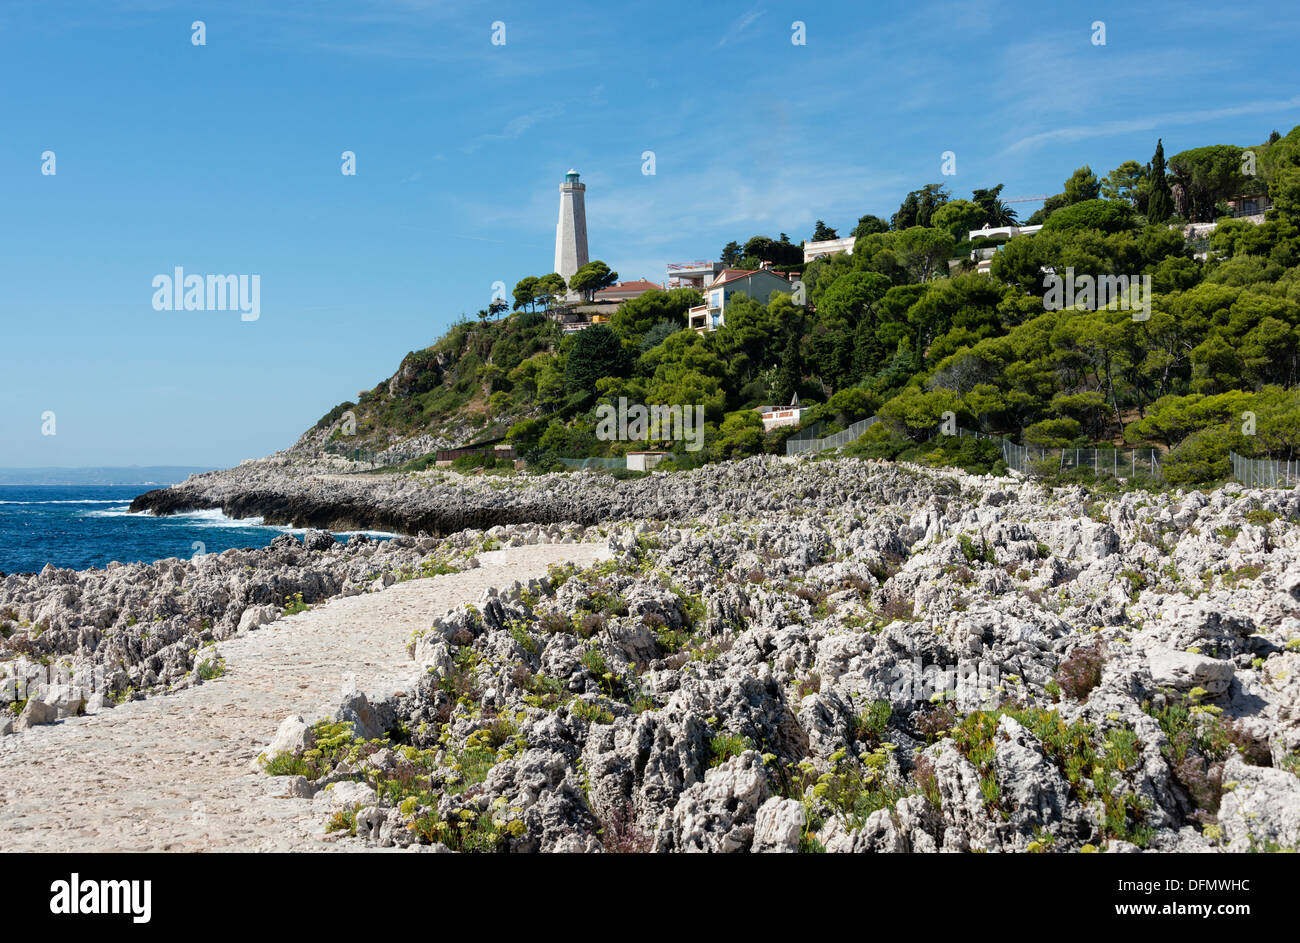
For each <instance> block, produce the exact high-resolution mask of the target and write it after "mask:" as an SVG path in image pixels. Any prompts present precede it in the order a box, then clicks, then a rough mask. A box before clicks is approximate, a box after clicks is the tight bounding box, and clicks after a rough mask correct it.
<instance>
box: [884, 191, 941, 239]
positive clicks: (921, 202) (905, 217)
mask: <svg viewBox="0 0 1300 943" xmlns="http://www.w3.org/2000/svg"><path fill="white" fill-rule="evenodd" d="M950 195H951V194H949V192H948V190H947V188H946V187H944V186H943V184H940V183H927V184H926V185H925V186H923V187H922V188H921V189H919V190H913V191H912V192H911V193H909V194H908V195H907V196H905V197H904V198H903V202H902V205H900V206H899V207H898V212H897V213H895V214H894V215H893V218H892V219H890V221H889V225H890V228H891V229H895V230H900V231H901V230H904V229H911V228H912V227H913V226H929V225H930V217H931V216H933V215H934V211H935V210H937V209H938V208H939V207H941V206H943V205H944V204H945V203H947V202H948V198H949V197H950Z"/></svg>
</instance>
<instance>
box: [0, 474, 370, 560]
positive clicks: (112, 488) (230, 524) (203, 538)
mask: <svg viewBox="0 0 1300 943" xmlns="http://www.w3.org/2000/svg"><path fill="white" fill-rule="evenodd" d="M152 487H154V486H145V485H41V486H28V485H0V573H36V572H39V571H40V570H41V569H42V568H43V567H44V566H45V564H47V563H52V564H54V565H55V566H56V567H67V568H71V569H76V570H84V569H87V568H89V567H92V566H93V567H103V566H105V565H106V564H108V563H109V562H110V561H113V560H116V561H118V562H119V563H133V562H136V561H143V562H145V563H153V562H155V561H157V560H163V559H166V558H167V557H180V558H181V559H188V558H190V557H192V556H194V555H195V554H196V553H220V552H221V551H222V550H229V549H230V548H231V547H265V546H266V545H267V544H269V543H270V542H271V541H272V540H273V539H274V538H275V537H277V536H278V535H280V534H283V533H300V531H297V530H293V529H291V528H288V527H270V526H267V525H264V524H263V523H262V521H261V518H251V519H249V520H232V519H230V518H228V517H225V516H224V515H223V514H221V512H220V511H195V512H193V513H191V514H178V515H174V516H171V517H155V516H153V515H152V514H131V513H129V512H128V511H127V508H128V507H129V506H130V504H131V499H132V498H134V497H136V496H137V495H140V494H143V493H144V492H146V491H150V490H152ZM336 536H337V537H339V538H340V539H344V540H346V537H347V535H336ZM372 536H377V537H386V536H391V535H388V534H372Z"/></svg>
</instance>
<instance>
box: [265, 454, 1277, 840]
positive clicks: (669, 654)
mask: <svg viewBox="0 0 1300 943" xmlns="http://www.w3.org/2000/svg"><path fill="white" fill-rule="evenodd" d="M551 482H554V484H553V485H551ZM543 483H546V485H548V486H550V490H543V487H544V485H543ZM294 487H295V488H297V489H299V493H302V492H303V491H310V490H311V487H312V486H311V485H310V483H309V482H305V481H304V482H299V483H297V484H295V485H294ZM438 487H441V486H438V485H435V486H432V487H428V486H424V485H420V484H418V483H411V484H409V485H398V484H397V483H395V482H394V483H391V484H389V485H386V486H385V488H381V489H379V494H378V495H377V496H376V504H377V505H382V506H386V507H397V506H399V505H400V504H401V503H402V502H406V504H408V505H409V506H410V507H412V508H421V507H425V506H426V505H427V504H429V503H431V502H432V499H430V498H429V497H427V491H429V490H434V491H436V490H437V488H438ZM488 487H489V486H485V485H476V486H471V487H469V488H467V489H466V492H467V496H466V500H467V502H468V503H470V504H474V503H480V504H481V505H483V506H486V505H487V504H488V498H489V497H490V495H489V494H488ZM531 487H532V489H533V490H532V493H531V494H530V493H529V490H528V488H525V487H522V486H521V487H516V488H514V489H512V490H508V491H504V492H502V493H501V504H502V505H503V506H506V507H510V508H512V509H514V510H515V511H516V512H521V513H522V511H523V510H531V511H532V512H534V513H540V512H539V510H538V509H545V508H547V507H550V508H552V509H555V510H556V511H557V513H558V509H560V508H565V507H570V506H572V505H570V504H568V503H566V502H573V504H574V505H576V504H578V503H579V495H578V494H577V492H578V490H579V489H588V492H589V493H588V494H587V500H586V503H585V504H583V505H582V506H583V507H585V508H586V513H588V514H599V515H604V516H605V517H606V518H607V519H613V518H616V517H619V516H624V517H626V518H628V519H632V518H635V519H636V520H629V523H627V524H624V525H622V526H620V527H618V528H617V529H616V530H615V532H614V534H613V536H612V537H611V538H610V541H611V547H612V549H613V550H614V551H615V554H616V557H615V559H614V560H613V561H611V562H610V563H608V564H598V565H597V566H595V567H593V568H591V569H589V570H585V571H581V572H577V571H573V570H572V569H568V570H557V571H554V572H553V573H552V575H551V577H549V578H548V579H546V580H539V581H534V582H533V583H531V584H530V585H528V586H519V585H515V586H513V587H510V588H505V589H503V590H502V591H501V592H490V593H488V594H487V595H485V596H484V598H483V599H482V600H481V601H480V604H479V605H478V606H477V607H466V608H463V609H459V610H454V611H451V612H448V613H446V614H444V615H443V616H441V617H440V618H438V619H437V620H436V621H435V622H434V624H433V626H432V627H431V629H430V630H429V631H428V632H427V633H420V634H417V636H416V637H414V638H412V640H411V644H410V649H409V651H410V653H411V656H412V659H413V662H414V669H415V672H414V674H413V676H412V678H411V679H410V682H409V683H408V684H405V685H403V687H402V689H401V691H402V693H401V694H399V695H394V696H392V697H389V698H385V699H380V700H376V701H373V702H372V701H370V700H368V699H367V698H366V697H365V695H364V694H361V693H360V692H352V693H351V694H350V695H349V697H348V699H347V700H346V702H345V703H344V704H342V705H340V709H339V711H338V712H337V713H336V715H335V716H334V717H333V718H327V719H325V720H322V721H320V722H318V723H317V724H315V725H312V726H311V727H310V728H309V729H310V731H311V736H312V737H314V738H315V745H314V746H312V747H310V748H307V747H305V746H304V747H303V748H302V749H297V748H294V749H290V750H288V751H284V752H276V751H271V754H270V755H268V756H267V757H266V758H265V761H266V762H267V763H269V766H268V770H269V771H270V772H275V773H280V774H285V775H292V776H298V777H301V779H300V780H294V789H295V790H296V792H295V794H302V795H306V794H311V795H314V796H315V799H314V800H313V801H315V802H317V803H318V804H319V806H320V813H321V821H322V823H326V822H327V823H328V827H329V828H330V829H332V830H333V834H336V835H339V836H343V837H344V840H349V841H350V840H353V838H352V836H355V839H356V840H358V841H362V842H366V843H372V844H379V845H384V846H389V845H398V846H410V845H431V846H433V847H434V848H435V849H443V848H446V849H451V850H500V851H596V850H650V849H655V850H660V851H690V850H706V851H767V852H780V851H797V850H810V849H825V850H827V851H892V852H908V851H913V852H915V851H939V850H943V851H966V850H985V851H1022V852H1023V851H1088V850H1096V849H1102V848H1106V849H1110V850H1117V851H1123V850H1132V849H1134V848H1138V847H1141V848H1147V849H1151V850H1161V851H1172V850H1184V851H1186V850H1227V851H1243V850H1251V849H1252V848H1261V849H1278V848H1294V847H1297V846H1298V845H1300V824H1297V823H1300V778H1297V775H1296V773H1297V770H1298V769H1300V711H1298V710H1297V707H1296V704H1297V693H1298V691H1297V685H1298V684H1300V528H1298V527H1297V523H1300V490H1297V491H1295V492H1282V491H1247V490H1245V489H1242V488H1240V487H1238V486H1235V485H1234V486H1228V487H1225V488H1223V489H1221V490H1218V491H1215V492H1212V493H1210V494H1204V493H1200V492H1193V493H1190V494H1182V493H1174V494H1148V493H1143V492H1132V493H1127V494H1115V495H1109V496H1107V495H1098V494H1093V493H1090V492H1089V491H1087V490H1086V489H1084V488H1070V489H1063V490H1059V491H1056V492H1049V491H1047V490H1045V489H1043V488H1042V487H1040V486H1038V485H1036V484H1033V483H1030V482H1023V481H1008V480H994V479H989V478H975V477H971V476H967V475H964V474H962V473H957V472H937V471H921V470H918V469H912V468H903V467H897V466H890V465H880V464H870V463H862V462H857V461H829V462H817V463H806V464H797V465H781V464H773V463H770V462H767V461H764V460H761V459H759V460H749V461H745V462H740V463H736V464H732V465H722V466H715V467H712V468H709V469H704V470H701V471H700V472H697V473H694V474H689V475H674V476H656V477H654V478H651V479H644V480H641V481H636V482H624V483H618V484H615V483H613V482H605V481H601V480H598V479H595V478H592V477H590V476H585V477H581V478H578V477H574V478H569V479H564V478H550V479H547V478H544V479H540V480H535V481H534V482H533V483H531ZM303 726H305V725H303ZM296 729H297V728H296ZM269 733H270V731H268V734H269ZM298 733H302V730H301V729H298ZM293 736H294V732H293V731H290V732H289V733H288V734H286V739H290V740H292V739H293ZM363 783H364V784H366V785H365V786H364V789H360V788H359V786H360V784H363ZM376 788H377V791H376Z"/></svg>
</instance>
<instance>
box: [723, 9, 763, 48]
mask: <svg viewBox="0 0 1300 943" xmlns="http://www.w3.org/2000/svg"><path fill="white" fill-rule="evenodd" d="M766 12H767V11H766V10H750V11H749V12H748V13H746V14H745V15H744V16H742V17H741V18H740V19H738V20H736V22H734V23H732V24H731V26H730V27H729V28H728V29H727V31H726V32H725V33H723V34H722V38H721V39H719V40H718V48H721V47H723V46H725V45H726V44H727V43H729V42H731V41H732V40H735V39H738V38H739V37H740V34H741V33H743V32H744V31H745V30H747V29H748V28H749V27H750V26H752V25H753V23H754V21H755V20H757V19H758V18H759V17H760V16H762V15H763V14H764V13H766Z"/></svg>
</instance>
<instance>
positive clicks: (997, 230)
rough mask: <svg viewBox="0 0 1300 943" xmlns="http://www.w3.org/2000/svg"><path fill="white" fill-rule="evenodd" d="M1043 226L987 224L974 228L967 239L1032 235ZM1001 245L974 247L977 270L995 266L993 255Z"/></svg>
mask: <svg viewBox="0 0 1300 943" xmlns="http://www.w3.org/2000/svg"><path fill="white" fill-rule="evenodd" d="M1042 228H1043V227H1042V226H985V227H984V228H983V229H972V230H971V231H970V233H969V235H967V237H966V238H967V239H970V240H975V239H1012V238H1014V237H1016V236H1032V235H1033V234H1034V233H1036V232H1038V231H1039V230H1040V229H1042ZM999 248H1001V247H1000V246H990V247H988V248H985V249H972V250H971V253H970V260H971V261H972V262H974V263H975V271H976V272H979V273H987V272H988V271H989V270H990V269H992V268H993V256H995V255H997V252H998V249H999ZM948 267H949V269H952V268H953V267H954V266H953V263H952V262H949V263H948Z"/></svg>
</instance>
